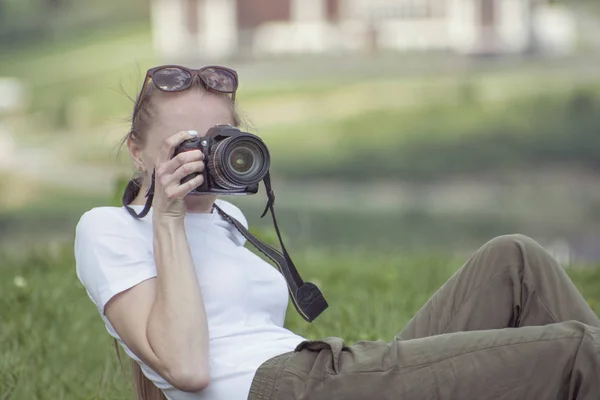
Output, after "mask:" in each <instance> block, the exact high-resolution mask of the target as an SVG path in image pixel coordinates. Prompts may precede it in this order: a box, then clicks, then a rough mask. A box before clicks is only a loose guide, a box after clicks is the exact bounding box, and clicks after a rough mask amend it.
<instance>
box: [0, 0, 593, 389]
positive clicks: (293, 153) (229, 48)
mask: <svg viewBox="0 0 600 400" xmlns="http://www.w3.org/2000/svg"><path fill="white" fill-rule="evenodd" d="M599 62H600V3H599V2H597V1H594V0H589V1H585V0H577V1H575V0H554V1H552V0H129V1H127V2H123V1H118V0H104V1H101V2H99V1H92V0H0V194H1V196H0V249H1V252H2V253H1V254H3V257H4V259H5V260H7V261H6V265H7V266H6V267H5V268H4V271H2V267H3V266H2V265H0V276H3V277H4V278H3V279H4V281H5V282H7V283H6V285H5V286H4V290H3V293H8V295H7V296H6V297H5V298H4V301H6V302H7V303H6V304H4V306H5V308H6V309H12V310H15V309H17V310H21V311H19V312H21V313H22V315H28V316H29V317H27V318H20V319H18V320H19V321H20V322H18V323H15V322H14V321H13V322H12V323H9V322H8V320H9V319H11V318H14V316H15V314H14V313H13V312H11V313H9V312H8V311H7V312H6V313H5V314H3V317H4V333H3V335H4V336H3V338H4V341H0V343H4V344H5V345H6V346H5V347H11V348H13V349H14V354H17V355H15V356H14V357H15V358H14V359H10V357H9V358H6V357H5V358H2V356H0V371H4V372H3V374H4V375H0V387H1V386H2V383H3V382H2V380H4V383H6V382H13V386H11V387H12V388H13V389H11V390H15V391H14V392H11V393H13V395H14V396H16V397H15V398H46V397H45V396H47V394H45V393H46V392H45V391H44V390H43V389H41V387H42V386H40V389H39V391H34V392H27V391H26V389H23V387H22V386H19V385H20V384H19V383H18V382H21V381H20V380H19V379H21V378H19V377H20V376H21V375H19V373H18V372H14V373H13V372H7V371H13V370H14V369H15V368H16V369H17V371H21V372H22V371H23V370H22V369H21V370H19V368H20V367H18V366H21V367H22V368H29V367H23V365H24V364H23V362H22V357H23V354H24V353H23V350H22V349H23V347H22V346H23V343H24V342H27V341H28V340H29V338H30V336H27V334H26V333H24V332H34V331H35V329H36V328H34V327H35V326H37V325H35V324H36V323H42V322H40V321H45V322H43V323H47V324H49V326H54V325H53V324H60V322H59V321H61V318H64V321H63V324H66V326H68V327H70V328H68V329H71V330H74V332H80V331H77V329H79V328H81V329H83V326H84V325H85V324H86V322H85V321H92V319H91V318H94V319H93V321H94V322H93V323H94V324H98V323H99V319H98V321H96V318H97V317H96V316H90V317H89V318H88V319H81V318H75V319H74V317H73V315H75V314H73V313H75V312H79V311H74V310H72V309H70V308H69V307H71V305H69V306H68V307H67V306H65V308H61V310H62V311H60V313H59V314H57V312H58V311H56V305H54V306H52V304H53V302H60V301H62V300H61V299H70V297H68V296H70V294H69V293H77V294H76V295H75V294H73V296H78V297H77V298H78V299H83V298H84V297H85V293H84V292H83V290H82V288H81V287H76V288H75V285H76V279H72V280H69V281H68V282H69V283H68V286H65V285H67V284H62V283H61V284H58V283H57V285H58V286H56V287H57V289H56V291H52V293H51V294H48V293H46V294H37V295H33V294H32V291H33V292H35V289H32V288H36V286H35V285H36V284H35V283H34V282H38V284H39V285H42V286H39V287H43V285H45V284H48V282H51V281H52V279H55V281H56V282H63V281H64V276H66V275H65V274H66V273H68V274H70V275H69V276H71V277H73V276H74V270H73V265H72V240H73V236H74V228H75V225H76V223H77V221H78V220H79V217H80V216H81V214H82V213H83V212H85V211H87V210H88V209H90V208H92V207H96V206H100V205H118V204H119V199H120V196H121V189H122V187H123V181H126V180H127V179H129V178H130V177H131V176H132V174H133V170H132V166H131V164H130V162H129V158H128V155H127V153H126V152H123V153H122V154H119V144H120V141H121V139H122V138H123V137H124V136H125V134H126V133H127V131H128V122H129V120H128V119H129V117H130V114H131V111H132V104H133V103H132V100H131V98H135V96H136V95H137V92H138V90H139V88H140V85H141V83H142V81H143V78H144V74H145V72H146V70H147V69H148V68H150V67H153V66H155V65H159V64H177V63H181V64H184V65H187V66H190V67H199V66H202V65H207V64H222V65H226V66H229V67H233V68H235V69H237V70H238V72H239V75H240V80H241V85H240V89H239V92H238V96H239V97H238V98H239V106H240V108H241V110H242V112H243V115H244V116H245V117H246V118H245V119H246V122H247V124H248V129H249V130H250V131H251V132H254V133H257V134H259V135H260V136H261V137H263V138H264V140H265V141H266V143H267V145H268V146H269V148H270V149H271V154H272V157H273V167H272V173H273V177H274V188H275V192H276V194H277V204H276V209H277V213H278V216H279V218H281V225H282V229H283V231H284V233H285V236H286V238H287V241H288V242H289V245H288V246H289V247H290V248H291V251H292V254H293V255H294V254H295V255H296V257H298V258H299V259H301V260H302V261H303V262H304V263H305V264H310V265H308V266H307V267H306V268H308V269H307V271H309V274H311V273H312V272H313V271H314V274H315V275H316V276H318V275H319V273H323V271H324V270H327V268H328V267H329V268H332V269H335V268H337V267H335V266H333V264H335V263H331V262H330V261H331V260H334V259H339V257H342V259H344V260H346V261H345V262H347V263H348V264H352V265H354V264H357V263H358V262H357V261H356V259H359V260H363V261H364V262H365V263H364V264H362V270H366V271H371V270H372V269H373V268H375V266H374V264H375V262H373V265H372V264H371V263H370V262H369V260H374V259H377V260H379V261H381V260H380V257H382V255H384V256H385V257H388V258H386V260H396V259H398V257H403V258H402V260H403V261H402V262H403V263H405V264H403V265H412V267H410V268H413V269H414V273H415V274H416V275H415V276H417V275H419V274H420V275H419V276H421V275H425V277H424V278H423V282H424V283H423V284H424V285H425V287H424V290H423V292H422V293H420V294H419V295H418V296H417V297H415V300H410V301H413V302H412V303H407V304H408V305H406V308H405V310H406V314H402V315H401V316H400V317H399V318H400V319H402V318H404V319H406V318H408V317H409V316H410V314H409V313H410V312H414V310H415V309H416V307H417V305H418V302H419V301H421V300H424V299H425V298H426V295H429V294H430V292H431V291H432V290H434V288H435V287H436V285H437V284H438V283H440V282H442V281H443V280H444V279H445V278H446V277H447V275H444V274H445V272H443V273H441V274H440V275H435V276H434V277H432V276H433V275H431V274H432V272H431V271H432V270H433V269H432V268H433V267H431V266H432V265H433V266H440V268H442V270H443V271H448V269H444V268H446V267H445V265H446V264H447V263H449V262H448V261H444V260H449V259H450V257H454V256H456V255H461V256H463V255H465V254H468V252H470V251H472V250H473V249H475V248H477V247H478V246H479V245H481V244H483V243H484V242H486V241H487V240H489V239H491V238H492V237H494V236H497V235H501V234H505V233H513V232H520V233H524V234H527V235H530V236H532V237H534V238H535V239H536V240H538V241H539V242H540V243H542V244H543V245H544V246H546V247H547V248H548V249H549V250H551V252H552V253H553V254H555V255H556V257H557V258H558V259H559V261H560V262H561V264H562V265H564V266H565V267H575V266H578V267H584V268H583V269H585V270H586V271H588V272H586V273H590V274H596V275H593V276H595V278H594V279H595V280H594V279H592V278H590V276H591V275H590V276H587V275H586V278H585V279H581V280H580V281H579V282H581V285H580V287H585V286H586V285H593V284H594V283H595V284H596V286H590V287H591V288H594V287H595V288H596V289H597V288H598V285H600V277H599V276H598V274H597V273H596V272H593V271H596V270H595V269H594V268H593V266H594V265H597V264H598V263H600V231H599V229H598V228H599V226H600V171H599V167H600V135H599V133H600V68H598V63H599ZM228 200H230V199H228ZM231 200H232V201H233V202H234V203H236V204H237V205H239V206H240V207H242V208H243V210H244V211H245V212H246V215H247V217H248V219H249V220H250V222H251V224H252V226H253V227H254V229H255V230H256V232H260V233H262V234H263V235H264V236H265V237H267V238H269V237H271V238H272V231H271V222H270V220H269V219H268V218H264V219H262V220H261V219H260V218H259V215H260V213H261V211H262V208H263V207H264V203H265V201H266V199H265V196H264V193H261V194H260V195H257V196H251V197H245V198H235V199H231ZM269 235H271V236H269ZM323 254H326V255H323ZM349 254H350V255H352V254H360V256H358V258H353V256H349ZM409 254H410V255H413V254H414V255H419V256H415V257H417V258H414V259H410V260H420V261H418V262H417V261H415V262H412V261H410V260H407V259H405V257H408V255H409ZM433 254H435V255H437V256H436V257H438V258H436V259H437V260H439V261H436V262H432V261H431V257H433V256H432V255H433ZM336 257H338V258H336ZM344 257H345V258H344ZM418 257H425V259H422V258H418ZM353 260H354V261H353ZM423 260H425V261H423ZM2 262H3V261H2V259H0V264H1V263H2ZM340 263H341V262H340ZM353 263H354V264H353ZM380 264H381V265H383V264H386V262H382V263H380ZM388 264H389V263H388ZM311 265H312V266H311ZM315 265H316V266H318V267H315ZM378 265H379V264H378ZM386 265H387V264H386ZM415 265H416V266H415ZM442 265H443V266H444V267H441V266H442ZM458 265H459V264H452V265H451V266H450V267H448V268H450V269H451V268H455V267H457V266H458ZM54 268H57V269H60V268H63V269H64V270H65V271H67V272H65V273H63V274H62V275H61V274H49V272H48V271H49V269H50V270H53V269H54ZM339 268H344V266H341V267H339ZM356 268H357V269H360V268H361V267H358V266H356ZM382 268H384V267H382ZM407 268H409V267H407ZM410 268H409V269H410ZM301 269H302V268H301ZM411 271H412V269H411ZM424 271H425V272H424ZM590 271H591V272H590ZM361 273H362V272H361ZM574 274H575V273H574ZM361 276H362V275H361ZM386 276H387V275H386ZM69 279H71V278H69ZM332 279H334V278H332ZM322 280H323V282H322V284H323V285H324V286H326V287H327V285H328V282H327V280H326V278H323V277H322ZM382 282H383V281H382ZM380 283H381V282H380ZM381 284H382V285H383V284H384V283H381ZM61 285H62V286H61ZM596 289H590V292H589V293H593V292H596V293H598V292H599V291H598V290H596ZM325 292H326V293H327V291H326V290H325ZM65 293H68V294H65ZM371 294H372V293H371ZM421 294H422V295H421ZM31 296H33V297H31ZM36 296H37V297H36ZM48 296H50V297H48ZM52 296H54V297H52ZM339 296H340V299H342V298H343V294H342V292H340V294H339ZM33 298H35V299H37V300H32V299H33ZM406 301H409V300H406ZM8 302H10V303H8ZM590 303H591V304H592V305H594V304H595V303H594V302H593V301H592V300H590ZM19 307H21V308H19ZM32 307H33V308H32ZM35 307H42V308H35ZM43 307H48V308H47V309H45V308H43ZM72 307H77V306H74V305H73V306H72ZM85 307H87V308H85V310H87V311H90V310H91V311H90V312H93V310H92V308H90V307H88V305H87V304H86V305H85ZM32 310H33V311H32ZM62 312H64V313H65V314H61V313H62ZM82 312H83V311H82ZM332 312H334V311H332ZM81 315H83V314H81ZM86 315H87V314H86ZM334 315H337V314H334ZM350 315H351V314H350ZM388 315H389V314H388ZM86 318H87V317H86ZM290 318H293V319H291V320H289V321H291V322H289V323H290V324H291V325H292V326H295V324H299V322H298V321H297V320H296V319H295V317H290ZM384 319H385V318H384V317H382V320H381V321H379V322H380V323H385V322H384V321H383V320H384ZM349 320H352V318H350V319H349ZM1 321H2V320H0V322H1ZM32 321H34V322H32ZM35 321H37V322H35ZM379 322H377V321H372V326H374V327H375V328H374V329H373V330H368V329H367V330H366V331H365V330H364V329H363V330H361V329H358V328H357V329H353V325H352V323H349V325H347V326H345V327H342V328H340V325H339V324H332V325H326V326H317V327H316V328H313V327H311V328H310V329H314V330H307V331H306V334H307V335H313V334H314V335H319V334H324V333H331V334H333V335H335V334H337V335H339V330H338V331H335V332H333V331H332V332H329V331H328V330H327V329H329V327H331V329H334V328H336V327H337V328H339V329H343V330H344V332H349V333H348V335H349V336H350V337H357V336H359V335H360V334H363V338H364V336H367V337H379V336H380V335H382V333H381V332H385V333H386V334H391V333H392V330H391V328H389V331H388V330H386V329H387V328H382V329H379V328H377V327H378V326H379V325H377V324H378V323H379ZM32 324H33V325H32ZM396 325H397V324H396ZM94 326H95V329H96V331H95V332H100V331H101V330H102V329H101V327H100V325H94ZM348 326H349V327H348ZM386 326H387V325H386ZM0 327H1V325H0ZM78 327H79V328H78ZM38 328H39V326H38ZM40 329H41V328H40ZM64 329H67V328H64ZM301 329H304V328H301ZM346 329H347V330H346ZM81 332H83V331H81ZM336 332H337V333H336ZM65 334H66V333H65ZM15 335H17V336H15ZM19 335H24V336H22V337H21V336H19ZM40 335H41V334H40ZM57 335H58V334H57ZM34 336H35V335H34ZM15 337H21V339H19V340H22V341H23V342H20V341H19V340H16V339H15ZM70 337H71V338H72V340H79V339H81V338H82V337H88V336H86V335H85V334H83V333H80V334H78V335H77V338H75V336H73V334H71V336H70ZM93 338H94V336H93V335H91V334H90V335H89V342H86V343H88V344H89V343H92V342H94V340H95V339H93ZM15 340H16V341H15ZM56 340H57V342H56V343H57V346H58V347H60V346H62V344H61V345H58V343H62V341H60V340H59V339H56ZM81 340H83V339H81ZM86 340H87V339H86ZM96 340H97V338H96ZM42 341H43V340H42V339H40V343H41V342H42ZM102 343H104V344H106V343H105V342H102ZM20 346H21V347H20ZM39 346H42V347H43V348H47V347H44V346H46V345H42V344H39ZM68 347H69V346H67V347H65V348H64V349H63V350H64V353H60V355H56V358H57V360H64V359H67V358H68V356H69V357H70V356H73V357H75V358H77V357H78V355H77V354H79V355H81V354H80V353H77V354H71V353H69V352H74V351H76V349H79V350H81V347H77V346H76V345H74V346H73V347H70V348H68ZM34 348H37V347H34ZM60 348H62V347H60ZM1 350H2V349H1V348H0V352H1ZM79 350H78V351H79ZM61 351H62V350H61ZM32 352H33V350H32ZM107 352H108V353H110V350H108V351H107ZM105 353H106V352H105ZM105 353H101V352H100V351H99V352H98V354H102V355H97V357H98V359H97V360H96V361H97V365H96V366H95V367H94V368H92V367H90V372H89V376H91V377H93V379H96V378H97V376H98V370H97V369H98V368H100V369H101V370H102V371H104V372H103V373H104V374H106V373H108V375H102V376H103V377H104V378H103V379H104V381H103V382H104V384H106V382H107V379H108V381H110V382H112V381H111V379H112V378H110V379H109V378H106V376H109V377H112V376H113V375H110V373H109V372H106V371H111V368H112V367H113V366H114V364H112V361H106V360H107V358H105V355H106V354H105ZM10 354H13V353H10ZM26 354H29V353H27V352H26ZM61 357H62V358H61ZM11 360H12V361H11ZM38 361H39V363H40V364H39V365H42V364H43V363H44V362H45V361H44V360H42V359H40V360H38ZM36 362H37V361H36ZM57 362H58V361H57ZM11 363H12V364H11ZM25 364H26V363H25ZM34 364H35V363H34ZM35 365H37V364H35ZM53 374H55V372H52V371H50V372H47V375H44V376H45V378H44V379H47V381H48V382H54V384H55V380H52V379H53V378H52V377H53V376H54V375H53ZM94 374H95V375H94ZM10 379H12V381H11V380H10ZM119 379H120V378H114V381H115V382H117V383H115V384H114V385H116V386H117V387H118V385H120V384H121V383H119V382H121V381H120V380H119ZM96 380H97V379H96ZM94 382H95V381H94ZM21 385H22V384H21ZM48 385H51V383H48ZM64 385H65V386H64V387H63V386H61V387H62V389H60V390H62V391H57V392H56V393H55V397H48V398H63V397H64V398H81V397H69V396H70V394H69V393H71V394H72V392H69V390H71V389H73V388H71V389H65V388H70V386H69V385H68V384H66V383H65V384H64ZM7 387H8V386H7ZM78 387H79V386H78ZM15 388H17V389H15ZM19 390H21V391H22V392H19ZM32 390H34V389H32ZM36 390H37V389H36ZM57 390H58V389H57ZM73 390H74V389H73ZM90 390H91V389H90ZM7 393H8V392H7ZM15 393H17V394H18V393H21V396H25V397H19V396H17V395H16V394H15ZM24 393H27V394H28V395H32V394H31V393H35V395H32V396H33V397H27V396H26V395H25V394H24ZM86 393H88V392H86ZM115 393H117V392H115ZM118 393H122V392H118ZM56 396H58V397H56ZM114 396H116V395H114ZM0 397H2V396H0ZM100 397H102V396H100ZM116 397H118V396H116ZM116 397H108V398H116ZM2 398H7V397H2ZM9 398H10V397H9ZM89 398H96V397H89Z"/></svg>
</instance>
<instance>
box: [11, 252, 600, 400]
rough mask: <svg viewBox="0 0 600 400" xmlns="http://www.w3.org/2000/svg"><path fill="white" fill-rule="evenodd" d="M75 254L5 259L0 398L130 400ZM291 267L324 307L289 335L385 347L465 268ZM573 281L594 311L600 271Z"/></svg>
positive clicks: (292, 322) (327, 261) (390, 262)
mask: <svg viewBox="0 0 600 400" xmlns="http://www.w3.org/2000/svg"><path fill="white" fill-rule="evenodd" d="M71 253H72V248H71V246H56V247H52V248H45V247H40V248H38V249H37V250H36V249H34V250H31V251H30V252H29V253H28V255H27V256H24V257H14V256H13V257H7V258H4V257H2V258H1V259H2V260H3V265H2V268H0V293H2V296H1V297H0V326H2V329H1V330H0V348H1V349H2V352H1V353H0V383H1V385H0V399H12V400H31V399H39V400H46V399H48V400H50V399H52V400H55V399H77V400H79V399H98V400H100V399H106V400H108V399H110V400H115V399H129V398H131V397H130V386H129V383H128V382H129V381H128V379H127V378H126V377H124V375H123V371H122V370H121V368H120V367H119V364H118V361H117V359H116V357H115V354H114V348H113V346H112V342H111V340H110V338H109V337H108V334H107V333H106V331H105V330H104V326H103V324H102V322H101V320H100V317H99V316H98V314H97V312H96V310H95V308H94V306H93V305H92V303H91V301H90V300H89V299H88V298H87V295H86V293H85V291H84V289H83V287H82V286H81V285H80V283H79V281H78V280H77V278H76V276H75V270H74V265H73V258H72V254H71ZM295 258H296V259H297V264H298V265H299V267H300V268H301V270H302V272H303V275H304V277H305V279H306V280H311V281H314V282H315V283H317V284H318V285H320V286H321V288H322V290H323V291H324V293H325V294H326V297H327V299H328V300H329V302H330V308H329V310H327V312H326V313H325V314H323V315H322V316H321V317H320V318H319V319H318V320H317V321H315V322H314V323H313V324H307V323H305V322H304V321H303V320H302V319H301V318H300V317H299V316H297V314H296V313H295V310H294V309H293V307H292V306H291V305H290V308H289V310H288V316H287V320H286V326H287V327H289V328H291V329H292V330H294V331H296V332H298V333H299V334H301V335H305V336H306V337H309V338H322V337H326V336H340V337H343V338H344V339H346V341H347V342H348V343H352V342H354V341H356V340H360V339H368V340H376V339H384V340H390V339H391V338H392V337H393V336H394V335H395V334H396V333H398V331H399V330H400V329H401V328H402V327H403V326H404V324H405V323H406V322H407V321H408V320H409V318H410V317H411V315H413V314H414V313H415V311H417V310H418V308H419V307H420V306H421V305H422V304H423V303H424V302H425V301H426V300H427V298H428V297H429V296H430V295H431V294H432V293H433V292H434V291H435V290H436V289H437V288H438V287H439V286H440V285H441V284H442V283H443V282H444V281H445V280H446V279H447V278H448V277H449V276H450V275H451V274H452V273H453V272H454V271H455V270H456V269H457V268H458V267H459V266H460V264H461V262H462V259H459V258H456V257H445V256H444V255H441V254H440V255H435V256H432V255H429V256H423V255H414V256H403V255H399V254H368V253H363V252H358V253H356V254H348V253H346V254H330V253H327V252H318V251H312V252H305V253H302V254H298V255H295ZM570 274H571V276H572V277H573V279H574V281H575V282H576V285H577V286H578V287H579V288H580V289H581V290H582V291H583V293H584V295H585V296H586V298H587V299H588V301H589V303H590V304H591V305H592V306H593V307H595V309H596V311H597V312H598V311H600V270H598V269H582V270H573V271H570ZM341 276H343V277H344V278H343V279H340V277H341ZM348 288H352V291H349V290H348ZM125 365H128V364H127V363H126V364H125Z"/></svg>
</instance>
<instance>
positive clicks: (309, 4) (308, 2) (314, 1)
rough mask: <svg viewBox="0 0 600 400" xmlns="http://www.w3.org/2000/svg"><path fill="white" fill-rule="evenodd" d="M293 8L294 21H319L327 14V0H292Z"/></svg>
mask: <svg viewBox="0 0 600 400" xmlns="http://www.w3.org/2000/svg"><path fill="white" fill-rule="evenodd" d="M242 1H244V0H242ZM291 8H292V9H291V14H292V18H291V20H292V21H297V22H318V21H324V20H325V19H326V16H327V10H326V4H325V0H292V3H291Z"/></svg>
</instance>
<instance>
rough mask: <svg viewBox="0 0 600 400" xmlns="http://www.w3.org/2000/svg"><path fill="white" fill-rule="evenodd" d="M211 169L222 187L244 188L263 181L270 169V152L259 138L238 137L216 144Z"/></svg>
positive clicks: (210, 162) (216, 181)
mask: <svg viewBox="0 0 600 400" xmlns="http://www.w3.org/2000/svg"><path fill="white" fill-rule="evenodd" d="M212 150H213V151H212V153H213V156H212V157H211V160H209V169H210V171H211V174H212V176H213V178H214V180H215V183H217V184H218V185H219V186H221V187H223V188H225V189H242V188H245V187H247V186H249V185H253V184H256V183H258V182H260V181H261V180H262V179H263V178H264V176H265V175H266V173H267V172H268V170H269V164H270V162H269V152H268V150H267V148H266V146H265V145H264V144H263V143H262V141H260V140H259V139H257V138H255V137H252V136H249V135H248V136H245V135H244V136H238V137H232V138H228V139H225V140H223V141H221V142H219V143H217V144H216V145H215V146H214V147H213V149H212Z"/></svg>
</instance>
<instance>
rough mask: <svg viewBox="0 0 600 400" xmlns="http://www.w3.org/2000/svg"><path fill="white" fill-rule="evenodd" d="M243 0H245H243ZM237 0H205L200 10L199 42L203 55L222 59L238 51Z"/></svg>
mask: <svg viewBox="0 0 600 400" xmlns="http://www.w3.org/2000/svg"><path fill="white" fill-rule="evenodd" d="M242 1H243V0H242ZM237 35H238V30H237V6H236V1H235V0H203V2H202V3H201V6H200V10H199V33H198V43H199V45H200V51H201V54H202V56H205V57H207V58H210V59H215V60H218V59H222V58H226V57H229V56H231V55H233V54H235V53H236V52H237V48H238V41H237V40H238V37H237Z"/></svg>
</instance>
